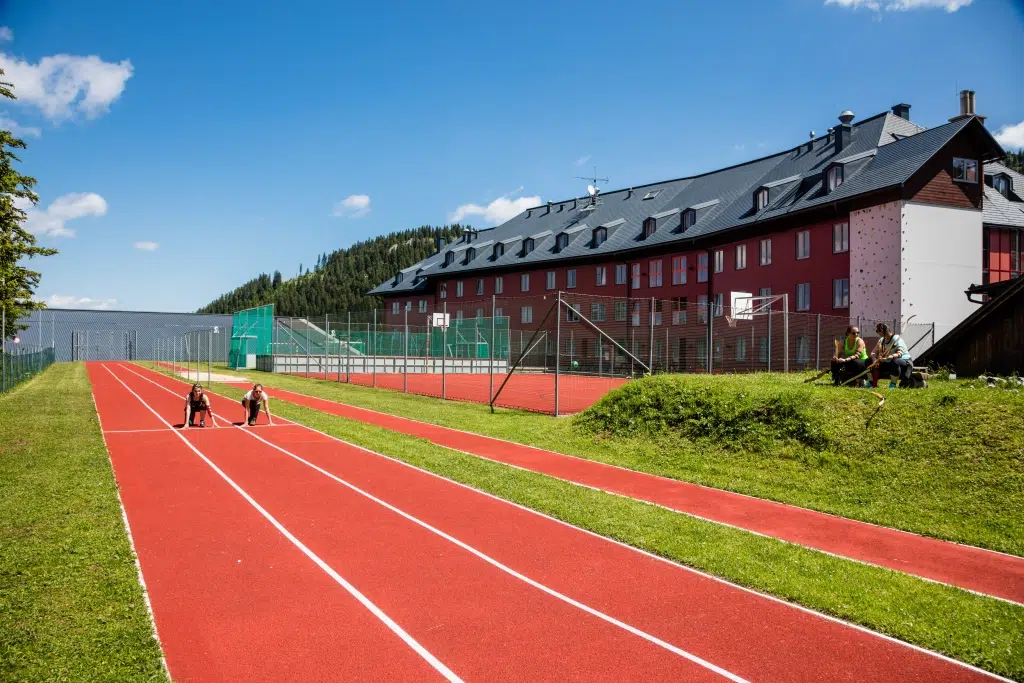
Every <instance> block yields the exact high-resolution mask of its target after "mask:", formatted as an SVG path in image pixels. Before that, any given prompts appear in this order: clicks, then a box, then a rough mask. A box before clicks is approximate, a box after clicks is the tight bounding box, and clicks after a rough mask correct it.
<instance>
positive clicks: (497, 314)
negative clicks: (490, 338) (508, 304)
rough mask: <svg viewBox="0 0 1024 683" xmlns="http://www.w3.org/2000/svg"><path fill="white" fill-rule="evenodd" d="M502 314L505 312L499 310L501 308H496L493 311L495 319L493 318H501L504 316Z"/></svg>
mask: <svg viewBox="0 0 1024 683" xmlns="http://www.w3.org/2000/svg"><path fill="white" fill-rule="evenodd" d="M504 314H505V311H504V310H502V308H501V307H498V308H495V309H494V317H495V318H501V317H503V316H504Z"/></svg>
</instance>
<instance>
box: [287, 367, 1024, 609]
mask: <svg viewBox="0 0 1024 683" xmlns="http://www.w3.org/2000/svg"><path fill="white" fill-rule="evenodd" d="M268 391H270V392H272V395H273V396H275V397H277V398H280V399H283V400H286V401H289V402H292V403H296V404H299V405H303V406H307V407H309V408H314V409H316V410H320V411H323V412H325V413H329V414H332V415H339V416H341V417H346V418H350V419H353V420H358V421H360V422H365V423H368V424H374V425H377V426H380V427H385V428H387V429H390V430H392V431H395V432H399V433H402V434H409V435H411V436H418V437H421V438H425V439H427V440H429V441H432V442H434V443H436V444H438V445H441V446H446V447H448V448H453V449H456V450H460V451H464V452H466V453H471V454H473V455H478V456H481V457H484V458H487V459H490V460H495V461H497V462H502V463H505V464H508V465H515V466H516V467H522V468H524V469H528V470H531V471H534V472H541V473H543V474H547V475H550V476H553V477H558V478H559V479H564V480H567V481H571V482H575V483H577V484H584V485H586V486H592V487H594V488H598V489H601V490H603V491H608V492H610V493H616V494H619V495H623V496H629V497H630V498H636V499H638V500H644V501H647V502H651V503H656V504H658V505H662V506H664V507H667V508H670V509H672V510H676V511H678V512H683V513H686V514H690V515H694V516H697V517H701V518H703V519H709V520H712V521H715V522H720V523H723V524H728V525H730V526H735V527H739V528H741V529H746V530H748V531H754V532H756V533H759V534H764V535H766V536H772V537H774V538H779V539H782V540H785V541H789V542H791V543H797V544H799V545H803V546H807V547H809V548H815V549H817V550H823V551H825V552H828V553H832V554H834V555H840V556H842V557H847V558H850V559H854V560H858V561H861V562H867V563H870V564H875V565H879V566H882V567H888V568H889V569H895V570H897V571H901V572H905V573H907V574H913V575H915V576H919V577H922V578H926V579H929V580H932V581H939V582H941V583H946V584H950V585H953V586H959V587H961V588H965V589H967V590H971V591H975V592H978V593H983V594H986V595H990V596H993V597H998V598H1001V599H1004V600H1009V601H1011V602H1016V603H1021V604H1024V558H1021V557H1017V556H1014V555H1006V554H1003V553H997V552H992V551H989V550H984V549H981V548H974V547H971V546H966V545H960V544H957V543H950V542H947V541H940V540H938V539H933V538H928V537H925V536H919V535H917V534H912V533H907V532H904V531H898V530H895V529H889V528H886V527H881V526H876V525H874V524H868V523H865V522H858V521H855V520H851V519H846V518H843V517H836V516H833V515H829V514H825V513H821V512H816V511H813V510H807V509H805V508H799V507H795V506H792V505H786V504H783V503H776V502H772V501H767V500H762V499H759V498H751V497H749V496H745V495H742V494H737V493H731V492H729V491H722V490H719V489H713V488H707V487H704V486H699V485H696V484H690V483H687V482H681V481H678V480H675V479H668V478H665V477H658V476H655V475H650V474H645V473H642V472H635V471H633V470H627V469H623V468H619V467H614V466H611V465H605V464H603V463H599V462H594V461H591V460H584V459H582V458H575V457H572V456H567V455H563V454H561V453H555V452H552V451H546V450H542V449H539V448H534V447H532V446H524V445H521V444H516V443H512V442H509V441H503V440H501V439H495V438H491V437H486V436H480V435H477V434H471V433H469V432H464V431H460V430H456V429H449V428H446V427H440V426H437V425H432V424H427V423H425V422H419V421H416V420H411V419H407V418H402V417H396V416H394V415H387V414H385V413H380V412H376V411H372V410H367V409H364V408H357V407H355V406H350V405H347V404H342V403H337V402H334V401H328V400H325V399H321V398H316V397H313V396H307V395H304V394H297V393H295V392H290V391H285V390H283V389H279V388H274V387H268Z"/></svg>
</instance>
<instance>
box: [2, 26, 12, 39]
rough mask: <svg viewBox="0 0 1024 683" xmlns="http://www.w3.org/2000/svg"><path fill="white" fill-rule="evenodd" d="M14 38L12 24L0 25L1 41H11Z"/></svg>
mask: <svg viewBox="0 0 1024 683" xmlns="http://www.w3.org/2000/svg"><path fill="white" fill-rule="evenodd" d="M12 40H14V31H12V30H11V27H10V26H0V43H9V42H11V41H12Z"/></svg>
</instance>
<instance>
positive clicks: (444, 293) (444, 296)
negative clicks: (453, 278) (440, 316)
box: [441, 282, 448, 299]
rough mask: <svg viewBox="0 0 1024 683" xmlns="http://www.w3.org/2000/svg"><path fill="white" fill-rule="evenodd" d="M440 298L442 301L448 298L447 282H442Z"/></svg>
mask: <svg viewBox="0 0 1024 683" xmlns="http://www.w3.org/2000/svg"><path fill="white" fill-rule="evenodd" d="M441 298H442V299H447V298H448V283H447V282H442V283H441Z"/></svg>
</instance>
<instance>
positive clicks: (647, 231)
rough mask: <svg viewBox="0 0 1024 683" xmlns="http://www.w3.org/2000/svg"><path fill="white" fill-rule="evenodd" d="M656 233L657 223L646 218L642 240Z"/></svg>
mask: <svg viewBox="0 0 1024 683" xmlns="http://www.w3.org/2000/svg"><path fill="white" fill-rule="evenodd" d="M657 231H658V221H656V220H655V219H653V218H648V219H647V220H645V221H644V239H647V238H648V237H650V236H651V235H653V234H654V233H655V232H657Z"/></svg>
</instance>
